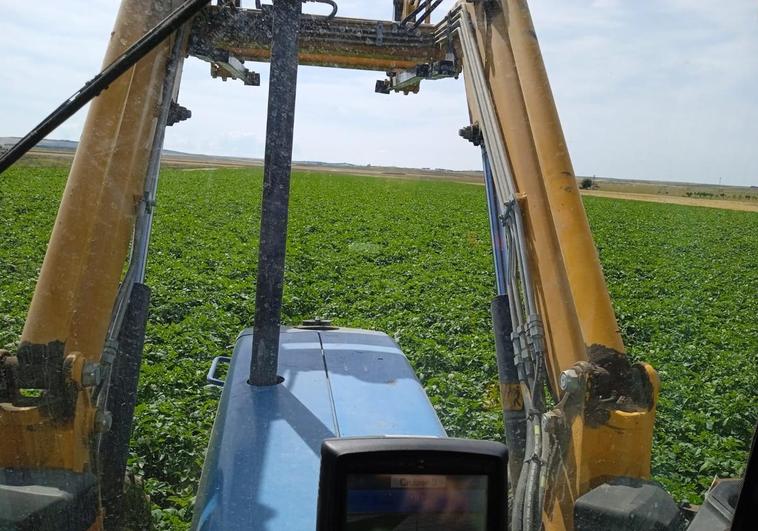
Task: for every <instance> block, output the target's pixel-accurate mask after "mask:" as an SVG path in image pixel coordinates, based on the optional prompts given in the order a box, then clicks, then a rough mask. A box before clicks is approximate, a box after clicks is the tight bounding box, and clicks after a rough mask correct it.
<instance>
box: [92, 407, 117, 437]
mask: <svg viewBox="0 0 758 531" xmlns="http://www.w3.org/2000/svg"><path fill="white" fill-rule="evenodd" d="M111 424H113V415H111V412H110V411H102V410H99V409H98V410H97V412H95V432H97V433H105V432H106V431H108V430H110V429H111Z"/></svg>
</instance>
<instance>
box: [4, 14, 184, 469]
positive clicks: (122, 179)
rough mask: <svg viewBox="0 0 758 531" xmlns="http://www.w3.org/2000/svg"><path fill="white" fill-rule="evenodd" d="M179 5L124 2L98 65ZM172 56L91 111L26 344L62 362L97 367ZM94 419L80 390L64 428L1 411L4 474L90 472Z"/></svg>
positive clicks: (123, 82) (153, 59)
mask: <svg viewBox="0 0 758 531" xmlns="http://www.w3.org/2000/svg"><path fill="white" fill-rule="evenodd" d="M175 5H178V1H177V0H123V1H122V3H121V7H120V10H119V13H118V17H117V19H116V23H115V28H114V31H113V33H112V34H111V38H110V44H109V46H108V50H107V53H106V55H105V59H104V65H108V64H110V63H111V62H112V61H113V60H114V59H115V58H117V57H118V56H119V55H120V54H121V53H123V52H124V51H125V50H126V48H127V47H128V46H129V45H131V44H132V43H134V42H135V41H136V40H137V39H139V38H140V37H141V36H142V35H144V34H145V33H146V32H147V31H148V30H149V29H151V28H152V27H153V26H155V25H156V24H157V23H158V22H160V21H161V20H162V19H163V18H164V17H165V16H166V15H168V14H169V13H170V12H171V10H172V8H173V7H174V6H175ZM169 47H170V43H169V42H165V43H162V44H161V45H159V46H158V47H157V48H156V49H155V50H153V52H151V53H150V54H148V55H147V56H146V57H144V58H143V59H142V60H140V61H139V63H137V64H136V65H135V66H134V67H133V68H132V69H131V70H129V71H128V72H126V73H125V74H124V75H122V76H121V77H120V78H119V79H118V80H117V81H115V82H114V83H112V84H111V85H110V87H109V88H108V89H107V90H106V91H104V92H103V93H102V94H101V95H100V96H98V97H97V98H95V99H94V100H93V101H92V104H91V106H90V109H89V113H88V115H87V119H86V122H85V125H84V130H83V133H82V137H81V140H80V143H79V147H78V149H77V152H76V155H75V157H74V161H73V164H72V166H71V171H70V173H69V178H68V181H67V184H66V189H65V191H64V194H63V199H62V201H61V205H60V208H59V211H58V216H57V219H56V221H55V226H54V228H53V232H52V236H51V238H50V243H49V245H48V249H47V253H46V255H45V260H44V263H43V265H42V269H41V272H40V277H39V280H38V282H37V286H36V289H35V292H34V296H33V299H32V303H31V307H30V309H29V314H28V316H27V320H26V323H25V326H24V330H23V334H22V337H21V340H22V342H26V343H31V344H47V343H50V342H52V341H60V342H63V343H64V344H65V353H66V355H68V356H71V355H74V356H75V357H76V358H77V359H79V360H82V359H86V360H90V361H95V362H96V361H99V359H100V356H101V353H102V351H103V346H104V342H105V337H106V333H107V329H108V324H109V322H110V318H111V311H112V308H113V304H114V301H115V297H116V293H117V291H118V286H119V281H120V277H121V274H122V270H123V267H124V262H125V259H126V256H127V253H128V250H129V242H130V239H131V234H132V228H133V225H134V219H135V214H136V206H137V203H138V201H139V199H140V198H141V196H142V193H143V186H144V179H145V175H146V170H147V164H148V157H149V155H150V146H151V142H152V139H153V135H154V132H155V126H156V121H157V120H156V117H157V112H158V107H159V104H160V98H161V91H162V87H163V83H164V79H165V71H166V60H167V57H168V52H169V49H170V48H169ZM80 364H81V361H80V362H78V363H77V365H76V367H80V366H81V365H80ZM76 377H77V375H76V374H73V375H72V378H73V379H74V380H76ZM93 419H94V409H93V405H92V404H91V400H90V397H89V392H88V391H87V390H86V389H79V390H78V395H77V405H76V410H75V413H74V416H73V418H71V419H67V420H65V421H64V422H60V419H57V421H56V422H51V421H50V419H47V418H46V415H45V414H44V412H42V411H39V410H38V408H17V407H12V406H10V405H8V404H2V405H0V431H1V432H2V433H3V437H2V438H0V466H10V467H16V468H64V469H71V470H76V471H82V470H87V469H89V468H90V467H91V450H92V449H91V448H90V442H91V441H92V436H93V433H94V423H93Z"/></svg>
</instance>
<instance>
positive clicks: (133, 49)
mask: <svg viewBox="0 0 758 531" xmlns="http://www.w3.org/2000/svg"><path fill="white" fill-rule="evenodd" d="M208 1H209V0H187V1H186V2H185V3H184V4H182V5H181V6H180V7H178V8H176V9H175V10H174V11H173V12H172V13H171V14H169V15H168V16H167V17H166V18H164V19H163V20H162V21H161V22H159V23H158V25H157V26H155V27H154V28H153V29H151V30H150V31H148V32H147V33H146V34H145V35H143V36H142V37H141V38H140V39H139V40H138V41H137V42H135V43H134V44H132V45H131V46H130V47H129V48H128V49H127V50H126V51H125V52H124V53H122V54H121V55H120V56H119V57H118V59H116V60H115V61H113V62H112V63H111V64H110V65H108V66H107V67H106V68H105V69H104V70H103V71H102V72H100V73H99V74H97V75H96V76H95V77H93V78H92V79H91V80H89V81H88V82H87V83H85V84H84V86H83V87H82V88H81V89H79V90H78V91H76V92H75V93H74V94H73V95H72V96H71V97H70V98H68V99H67V100H66V101H64V102H63V103H62V104H61V105H60V106H59V107H58V108H57V109H55V110H54V111H53V112H52V113H50V114H49V115H48V116H47V118H45V119H44V120H42V121H41V122H40V123H39V124H38V125H37V126H36V127H35V128H34V129H32V130H31V131H30V132H29V133H28V134H27V135H26V136H25V137H24V138H22V139H21V140H19V141H18V143H17V144H16V145H15V146H13V147H12V148H11V149H10V151H8V152H7V153H6V154H5V155H3V156H2V157H0V173H3V172H4V171H5V170H7V169H8V168H9V167H10V166H11V165H12V164H13V163H14V162H16V161H17V160H18V159H20V158H21V157H23V156H24V155H25V154H26V153H27V152H28V151H29V150H30V149H32V148H33V147H34V146H36V145H37V143H38V142H39V141H40V140H42V139H43V138H45V137H46V136H47V135H49V134H50V133H52V132H53V131H54V130H55V129H56V128H57V127H58V126H59V125H61V124H62V123H63V122H65V121H66V120H68V119H69V118H71V116H73V115H74V113H76V111H78V110H79V109H81V108H82V107H84V106H85V105H86V104H87V103H88V102H89V101H90V100H92V99H93V98H94V97H96V96H98V95H99V94H100V93H101V92H102V91H104V90H105V89H106V88H108V86H109V85H110V84H111V83H113V82H114V81H115V80H116V79H118V78H119V77H120V76H121V74H123V73H124V72H126V71H127V70H129V69H130V68H131V67H132V66H134V65H135V64H136V63H137V62H138V61H139V60H140V59H142V58H143V57H145V56H146V55H147V54H148V53H150V52H151V51H152V50H153V49H154V48H155V47H157V46H158V45H159V44H160V43H162V42H163V41H164V40H165V39H166V38H167V37H168V36H169V35H171V34H172V33H173V32H174V31H176V29H177V28H179V26H181V25H182V24H184V23H185V22H187V21H188V20H189V19H190V18H192V17H193V16H194V15H195V14H197V13H198V12H199V11H200V10H201V9H202V8H203V7H205V5H206V4H207V3H208Z"/></svg>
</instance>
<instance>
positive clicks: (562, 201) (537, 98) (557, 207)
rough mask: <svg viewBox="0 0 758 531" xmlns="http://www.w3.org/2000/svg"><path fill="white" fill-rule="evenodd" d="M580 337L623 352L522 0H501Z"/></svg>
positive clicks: (532, 27)
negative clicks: (580, 332) (578, 324)
mask: <svg viewBox="0 0 758 531" xmlns="http://www.w3.org/2000/svg"><path fill="white" fill-rule="evenodd" d="M501 2H502V4H503V9H504V10H505V13H506V17H505V18H506V21H507V24H508V37H509V39H510V43H511V48H512V50H513V56H514V58H515V60H516V70H517V72H518V79H519V82H520V83H521V88H522V93H523V94H524V103H525V104H526V111H527V115H528V118H529V124H530V126H531V130H532V135H533V138H534V144H535V146H536V148H537V156H538V157H539V163H540V169H541V170H542V178H543V182H544V183H545V191H546V192H547V197H548V200H549V202H550V210H551V212H552V214H553V222H554V224H555V230H556V231H557V233H558V241H559V243H560V247H561V253H562V254H563V263H564V266H565V268H566V274H567V275H568V279H569V284H570V285H571V292H572V294H573V297H574V301H575V304H576V311H577V315H578V316H579V323H580V324H581V327H582V333H583V335H584V342H585V343H586V344H587V345H593V344H599V345H604V346H606V347H609V348H612V349H614V350H616V351H618V352H624V344H623V343H622V341H621V334H620V333H619V329H618V324H617V322H616V316H615V314H614V312H613V307H612V305H611V300H610V297H609V295H608V288H607V287H606V284H605V278H604V277H603V271H602V268H601V266H600V260H599V259H598V255H597V250H596V248H595V243H594V241H593V239H592V233H591V231H590V227H589V223H588V222H587V215H586V213H585V211H584V205H583V204H582V198H581V197H580V195H579V189H578V187H577V184H576V176H575V175H574V169H573V166H572V164H571V158H570V157H569V152H568V148H567V147H566V140H565V138H564V136H563V129H562V127H561V122H560V119H559V118H558V110H557V109H556V106H555V100H554V99H553V93H552V90H551V89H550V82H549V81H548V77H547V72H546V71H545V64H544V62H543V60H542V54H541V52H540V46H539V43H538V42H537V36H536V33H535V31H534V25H533V24H532V17H531V14H530V13H529V6H528V5H527V2H526V0H501Z"/></svg>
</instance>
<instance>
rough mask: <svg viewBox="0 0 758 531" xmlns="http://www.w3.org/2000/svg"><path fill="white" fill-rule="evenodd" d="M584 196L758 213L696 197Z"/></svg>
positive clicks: (747, 206) (751, 207) (752, 206)
mask: <svg viewBox="0 0 758 531" xmlns="http://www.w3.org/2000/svg"><path fill="white" fill-rule="evenodd" d="M582 195H590V196H595V197H609V198H612V199H628V200H630V201H650V202H652V203H667V204H672V205H687V206H700V207H708V208H723V209H726V210H739V211H742V212H758V204H756V203H746V202H742V201H728V200H724V199H700V198H696V197H674V196H669V195H652V194H634V193H625V192H604V191H602V190H582Z"/></svg>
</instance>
